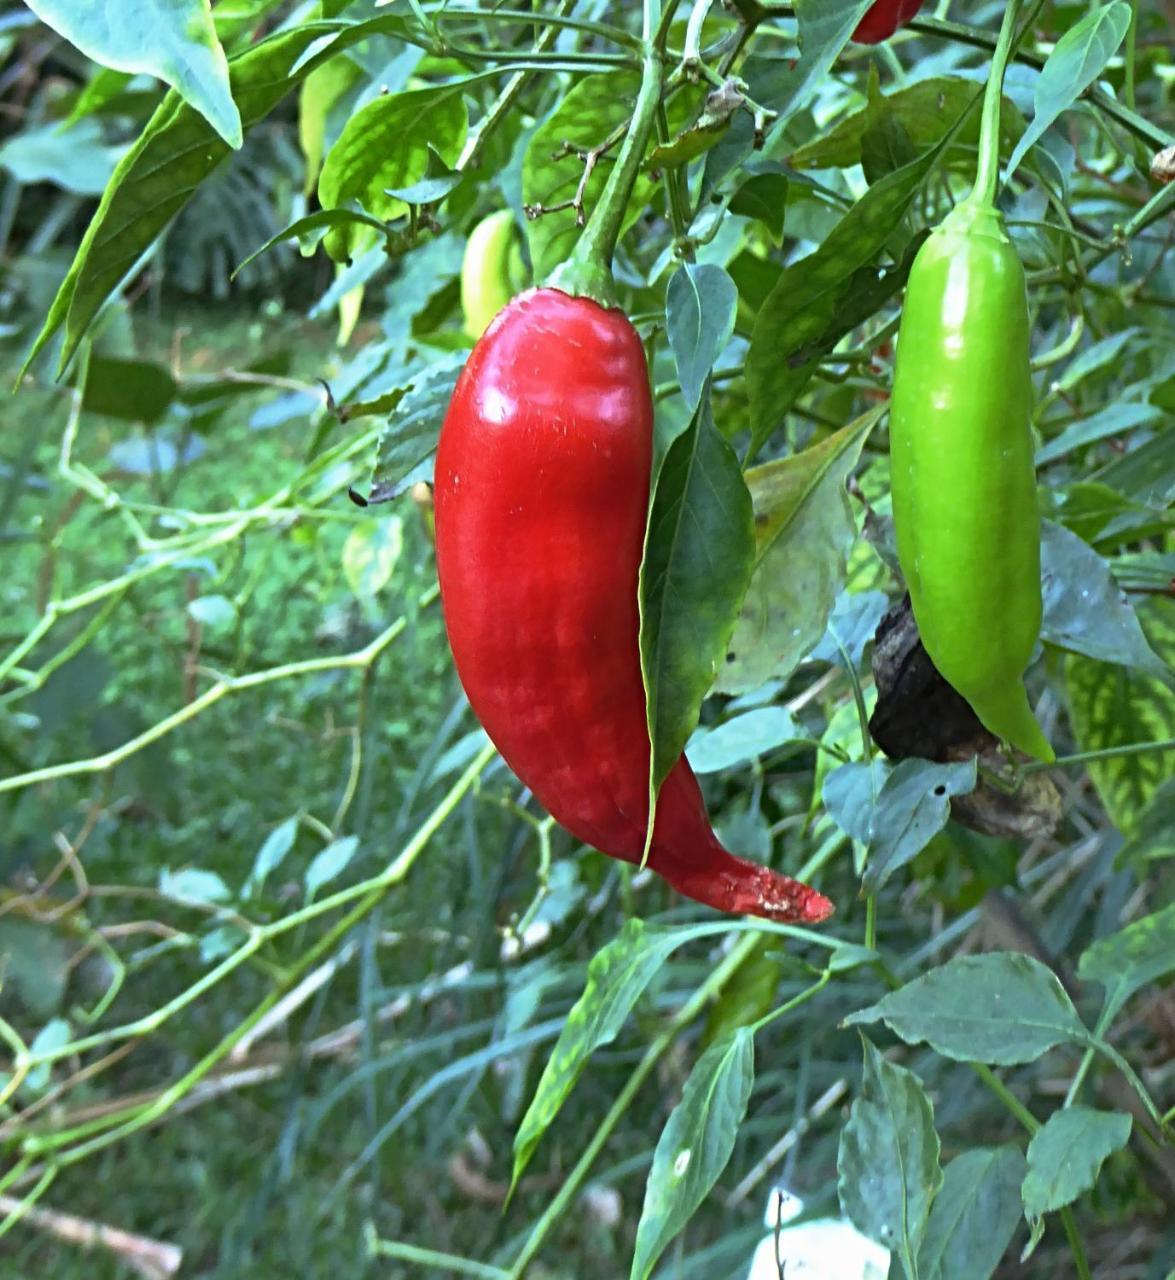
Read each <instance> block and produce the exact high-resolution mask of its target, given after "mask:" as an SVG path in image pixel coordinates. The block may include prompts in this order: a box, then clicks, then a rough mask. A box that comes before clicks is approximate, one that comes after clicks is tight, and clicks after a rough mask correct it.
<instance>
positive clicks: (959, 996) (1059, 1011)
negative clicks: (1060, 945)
mask: <svg viewBox="0 0 1175 1280" xmlns="http://www.w3.org/2000/svg"><path fill="white" fill-rule="evenodd" d="M877 1021H882V1022H884V1023H885V1024H886V1025H887V1026H888V1027H889V1028H890V1030H891V1031H893V1032H895V1033H896V1034H897V1035H899V1036H901V1038H902V1039H903V1040H905V1041H906V1043H907V1044H917V1043H918V1042H919V1041H925V1042H926V1043H927V1044H929V1045H930V1047H931V1048H932V1049H934V1050H935V1051H936V1052H938V1053H940V1054H942V1055H943V1057H945V1058H953V1059H954V1060H955V1061H956V1062H986V1063H989V1064H991V1065H993V1066H1005V1067H1006V1066H1014V1065H1016V1064H1018V1063H1022V1062H1034V1061H1035V1060H1036V1059H1037V1058H1039V1057H1040V1056H1041V1054H1043V1053H1046V1052H1047V1051H1048V1050H1049V1049H1052V1048H1054V1047H1055V1046H1056V1045H1059V1044H1065V1043H1066V1042H1074V1043H1077V1044H1088V1043H1089V1042H1090V1035H1089V1032H1088V1031H1087V1030H1086V1029H1085V1027H1084V1025H1083V1024H1082V1022H1081V1019H1080V1018H1079V1017H1078V1016H1077V1010H1076V1009H1074V1008H1073V1002H1072V1001H1071V1000H1070V999H1069V997H1068V996H1067V995H1066V994H1065V988H1064V987H1062V986H1061V984H1060V982H1059V981H1058V979H1057V976H1056V974H1055V973H1053V972H1052V970H1050V969H1046V968H1045V966H1044V965H1043V964H1041V963H1040V961H1039V960H1034V959H1033V958H1032V957H1031V956H1026V955H1021V954H1020V953H1018V952H1002V951H995V952H990V953H988V954H987V955H981V956H960V957H958V958H957V959H955V960H950V961H948V962H947V963H946V964H944V965H941V966H940V967H939V968H937V969H931V971H930V972H929V973H926V974H923V975H922V977H920V978H915V979H914V980H913V982H907V983H906V985H905V986H904V987H901V988H900V989H899V990H897V991H891V992H890V993H889V995H887V996H884V997H883V998H882V999H881V1000H879V1001H878V1002H877V1003H876V1004H875V1005H872V1006H871V1007H870V1008H868V1009H862V1010H860V1011H859V1012H858V1013H854V1014H851V1015H850V1016H849V1017H847V1018H846V1019H845V1024H846V1025H850V1026H851V1025H859V1024H861V1023H867V1022H877Z"/></svg>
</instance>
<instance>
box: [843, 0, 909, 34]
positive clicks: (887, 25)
mask: <svg viewBox="0 0 1175 1280" xmlns="http://www.w3.org/2000/svg"><path fill="white" fill-rule="evenodd" d="M923 3H924V0H877V3H876V4H875V5H873V6H872V7H871V8H869V9H868V10H867V11H866V13H865V16H864V17H863V18H862V19H861V21H860V22H859V23H857V29H856V30H855V31H854V32H853V34H852V39H853V40H854V41H855V42H856V43H857V44H880V43H881V42H882V41H883V40H888V39H889V38H890V36H892V35H893V33H894V32H895V31H896V30H897V29H898V28H899V27H901V26H904V25H905V24H906V23H907V22H909V21H910V19H911V18H912V17H914V15H915V14H916V13H917V12H918V10H919V9H921V8H922V5H923Z"/></svg>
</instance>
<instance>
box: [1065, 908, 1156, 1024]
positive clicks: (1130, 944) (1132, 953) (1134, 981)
mask: <svg viewBox="0 0 1175 1280" xmlns="http://www.w3.org/2000/svg"><path fill="white" fill-rule="evenodd" d="M1172 971H1175V903H1173V904H1172V905H1171V906H1169V907H1164V908H1163V910H1162V911H1156V912H1155V913H1154V914H1153V915H1149V916H1144V917H1143V918H1142V919H1141V920H1135V921H1133V922H1132V923H1131V924H1128V925H1127V926H1126V928H1125V929H1121V930H1119V931H1118V932H1117V933H1114V934H1111V935H1110V936H1109V937H1108V938H1101V939H1099V940H1098V941H1097V942H1095V943H1094V944H1093V945H1092V946H1091V947H1088V948H1087V949H1086V950H1085V951H1084V952H1083V953H1082V956H1081V960H1080V962H1079V963H1078V966H1077V976H1078V977H1079V978H1080V979H1081V980H1082V981H1083V982H1100V983H1101V984H1102V986H1103V987H1105V989H1106V1003H1105V1008H1104V1011H1103V1014H1102V1020H1103V1022H1104V1023H1105V1024H1106V1025H1108V1024H1109V1023H1110V1022H1111V1021H1112V1020H1113V1019H1114V1018H1115V1017H1116V1016H1117V1015H1118V1012H1119V1010H1120V1009H1121V1008H1122V1006H1123V1005H1124V1004H1125V1003H1126V1001H1127V1000H1129V999H1130V997H1131V996H1132V995H1134V993H1135V992H1136V991H1139V990H1141V989H1142V988H1143V987H1145V986H1146V985H1147V984H1148V983H1151V982H1157V981H1158V980H1159V979H1160V978H1162V977H1164V976H1166V975H1167V974H1168V973H1171V972H1172Z"/></svg>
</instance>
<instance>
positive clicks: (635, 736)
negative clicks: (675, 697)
mask: <svg viewBox="0 0 1175 1280" xmlns="http://www.w3.org/2000/svg"><path fill="white" fill-rule="evenodd" d="M652 441H653V401H652V396H651V393H650V389H649V374H648V367H647V365H646V362H645V354H644V349H643V347H642V346H641V341H640V338H639V337H638V335H637V333H636V330H635V329H634V328H633V327H632V325H631V324H630V323H629V321H628V319H627V318H626V317H625V315H624V314H623V312H621V311H619V310H617V309H615V308H612V307H605V306H601V305H600V304H599V303H598V302H594V301H592V300H591V299H590V298H587V297H572V296H570V295H569V294H567V293H564V292H562V291H561V290H560V289H556V288H541V289H532V290H530V291H529V292H527V293H523V294H521V295H520V296H519V297H517V298H515V299H514V301H513V302H511V303H510V304H509V306H507V307H506V308H505V309H504V310H503V311H501V312H499V314H498V316H497V317H496V319H495V320H494V321H493V322H492V324H491V325H490V327H489V329H488V330H487V331H486V333H485V334H484V336H483V337H482V338H481V340H480V341H479V342H478V344H477V346H476V347H475V348H474V350H473V354H472V355H471V356H470V359H469V363H468V364H467V365H466V367H465V371H464V372H463V373H462V375H461V378H460V380H459V381H458V383H457V388H456V390H455V392H454V394H453V399H452V402H451V403H450V406H449V410H448V413H447V415H446V417H445V422H444V426H443V427H442V430H441V436H440V444H439V447H438V449H437V461H436V493H435V500H436V543H437V569H438V573H439V577H440V585H441V599H442V604H443V607H444V614H445V624H446V626H447V628H448V633H449V642H450V644H451V646H452V649H453V658H454V661H455V662H456V665H457V672H458V675H459V676H460V678H461V683H462V684H463V685H464V687H465V691H466V693H467V694H468V695H469V701H470V703H471V704H472V706H473V709H474V711H475V712H476V714H477V716H478V719H480V720H481V722H482V724H483V725H484V726H485V729H486V732H487V733H488V734H489V736H490V738H491V739H492V740H493V741H494V743H495V744H496V745H497V747H498V749H499V751H500V752H501V753H502V756H503V757H504V758H505V760H506V762H507V763H508V764H509V765H510V767H511V768H512V769H513V770H514V772H515V773H516V774H517V775H518V776H519V778H521V779H522V781H523V782H525V783H526V785H527V786H528V787H530V789H531V790H532V791H533V792H534V794H535V796H536V797H537V798H538V799H539V801H540V802H541V803H542V804H543V805H544V806H545V807H546V809H547V810H548V811H549V812H550V813H551V814H552V815H553V816H554V818H555V819H556V820H557V821H558V822H560V823H561V824H562V825H563V826H565V827H566V828H567V829H568V830H569V831H570V832H571V833H572V834H573V835H575V836H576V837H577V838H579V839H580V840H583V841H585V842H586V843H588V844H591V845H594V846H595V847H596V848H597V849H600V850H601V851H602V852H604V853H607V854H610V855H611V856H612V857H614V858H623V859H624V860H625V861H627V862H634V863H636V862H639V861H640V859H641V855H642V852H643V850H644V843H645V831H646V825H647V820H648V812H649V801H648V787H649V735H648V726H647V721H646V710H645V691H644V684H643V682H642V678H641V665H640V654H639V645H638V637H639V632H640V620H639V609H638V603H637V601H638V586H637V578H638V573H639V569H640V563H641V554H642V550H643V544H644V535H645V520H646V515H647V511H648V503H649V479H650V468H651V463H652ZM648 861H649V865H650V866H651V867H652V868H653V870H654V871H656V872H658V873H659V874H660V875H662V876H664V878H665V879H666V880H667V881H668V882H669V883H670V884H671V885H672V886H673V887H674V888H675V889H677V890H678V892H679V893H683V894H685V895H686V896H687V897H690V898H694V899H696V900H697V901H699V902H704V903H708V904H709V905H710V906H714V907H717V908H719V910H722V911H731V912H748V913H750V914H752V915H759V916H765V917H767V918H768V919H773V920H802V921H806V922H810V923H814V922H817V921H820V920H823V919H825V918H826V917H827V916H829V915H830V914H831V913H832V904H831V903H830V902H829V901H828V900H827V899H826V898H824V897H823V896H822V895H821V894H819V893H817V892H816V891H815V890H814V889H811V888H809V887H808V886H807V885H803V884H800V883H799V882H798V881H796V880H792V879H790V878H789V877H788V876H784V875H781V874H779V873H778V872H775V871H772V870H770V869H769V868H767V867H764V866H760V865H758V864H756V863H752V862H746V861H744V860H743V859H741V858H736V857H734V856H733V855H732V854H730V853H728V852H727V851H726V850H725V849H724V848H723V847H722V845H721V844H719V842H718V839H717V837H716V836H715V835H714V832H713V830H712V829H711V827H710V822H709V819H708V818H707V816H706V808H705V804H704V802H703V800H702V794H701V790H700V788H699V787H698V783H697V780H696V778H695V777H694V774H693V771H692V770H691V768H690V766H689V763H688V762H687V761H686V759H685V757H684V755H683V756H682V757H681V759H679V760H678V762H677V764H676V765H675V766H674V768H673V770H672V772H671V773H670V774H669V776H668V778H667V779H666V781H665V783H664V785H663V787H662V789H661V793H660V797H659V800H658V804H657V818H656V824H655V827H654V833H653V841H652V847H651V850H650V853H649V860H648Z"/></svg>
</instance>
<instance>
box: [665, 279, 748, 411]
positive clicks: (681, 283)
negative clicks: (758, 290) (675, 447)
mask: <svg viewBox="0 0 1175 1280" xmlns="http://www.w3.org/2000/svg"><path fill="white" fill-rule="evenodd" d="M737 307H738V290H737V289H736V288H735V287H734V281H733V280H732V279H731V278H730V277H729V276H728V275H727V274H726V272H725V271H724V270H723V269H722V268H721V267H718V266H714V265H713V264H711V263H704V264H703V265H701V266H697V265H695V264H694V263H692V262H687V263H685V264H683V265H682V266H681V267H680V268H679V269H678V270H677V271H675V272H674V274H673V277H672V278H671V279H670V281H669V289H668V292H667V294H666V299H665V323H666V327H667V329H668V332H669V345H670V346H671V347H672V348H673V358H674V360H676V362H677V376H678V379H679V380H680V382H681V394H682V397H683V398H684V400H685V404H686V408H687V409H688V410H689V412H690V413H693V412H694V411H695V410H696V409H697V407H698V402H699V401H700V400H701V398H702V388H703V387H704V386H705V385H706V379H707V378H708V377H709V376H710V370H711V369H712V368H713V367H714V361H715V360H717V359H718V357H719V356H720V355H721V354H722V352H723V351H724V350H725V348H726V344H727V343H728V342H729V341H730V335H731V334H732V333H733V332H734V313H735V310H736V309H737Z"/></svg>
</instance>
